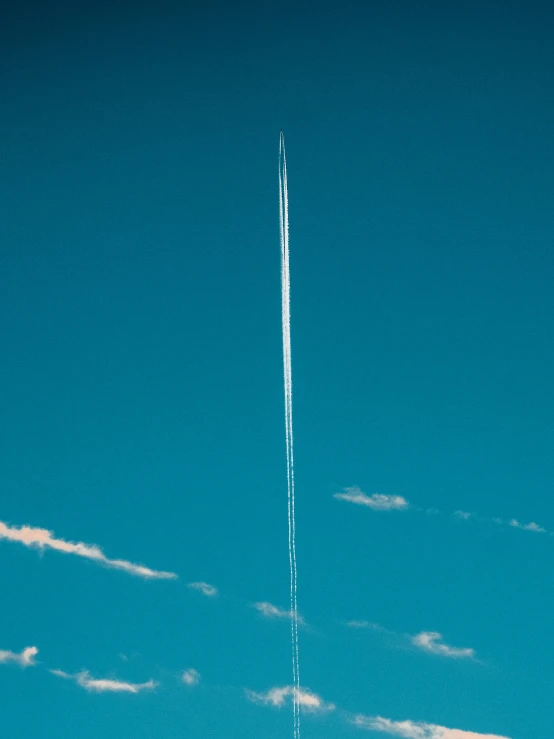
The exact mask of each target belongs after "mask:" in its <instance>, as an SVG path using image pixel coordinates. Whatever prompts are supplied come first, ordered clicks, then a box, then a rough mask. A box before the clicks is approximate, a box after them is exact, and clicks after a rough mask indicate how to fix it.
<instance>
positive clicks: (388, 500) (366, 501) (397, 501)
mask: <svg viewBox="0 0 554 739" xmlns="http://www.w3.org/2000/svg"><path fill="white" fill-rule="evenodd" d="M333 497H334V498H336V499H337V500H347V501H348V502H349V503H357V504H358V505H365V506H368V508H373V510H374V511H393V510H394V511H400V510H404V509H406V508H409V503H408V501H407V500H406V499H405V498H403V497H402V496H401V495H381V494H379V493H373V495H371V496H369V495H366V494H365V493H364V492H362V490H360V488H359V487H352V488H344V492H342V493H335V494H334V496H333Z"/></svg>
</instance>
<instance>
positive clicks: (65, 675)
mask: <svg viewBox="0 0 554 739" xmlns="http://www.w3.org/2000/svg"><path fill="white" fill-rule="evenodd" d="M48 672H49V673H50V674H51V675H55V676H56V677H61V678H62V680H73V675H70V674H69V672H64V671H63V670H48Z"/></svg>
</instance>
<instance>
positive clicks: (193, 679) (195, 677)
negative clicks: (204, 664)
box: [181, 667, 200, 685]
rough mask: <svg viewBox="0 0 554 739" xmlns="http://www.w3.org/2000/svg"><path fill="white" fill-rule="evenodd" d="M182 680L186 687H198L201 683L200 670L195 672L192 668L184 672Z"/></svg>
mask: <svg viewBox="0 0 554 739" xmlns="http://www.w3.org/2000/svg"><path fill="white" fill-rule="evenodd" d="M181 680H182V681H183V682H184V683H185V684H186V685H197V684H198V682H199V681H200V673H199V672H198V670H194V669H193V668H192V667H191V668H189V669H188V670H185V671H184V672H183V674H182V675H181Z"/></svg>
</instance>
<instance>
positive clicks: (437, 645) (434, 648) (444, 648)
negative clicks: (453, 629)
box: [412, 631, 475, 659]
mask: <svg viewBox="0 0 554 739" xmlns="http://www.w3.org/2000/svg"><path fill="white" fill-rule="evenodd" d="M441 641H442V634H440V633H439V632H438V631H422V632H421V633H419V634H416V636H413V637H412V644H413V645H414V646H416V647H418V648H419V649H422V650H423V651H424V652H429V653H431V654H437V655H439V656H440V657H450V658H451V659H475V650H474V649H471V648H469V647H463V648H460V647H451V646H449V645H448V644H443V643H441Z"/></svg>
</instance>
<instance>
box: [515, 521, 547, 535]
mask: <svg viewBox="0 0 554 739" xmlns="http://www.w3.org/2000/svg"><path fill="white" fill-rule="evenodd" d="M509 525H510V526H511V527H512V528H514V529H521V530H522V531H534V532H535V533H536V534H546V529H543V527H542V526H539V525H538V524H537V523H535V522H534V521H531V523H520V522H519V521H516V519H515V518H512V520H511V521H510V522H509Z"/></svg>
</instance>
